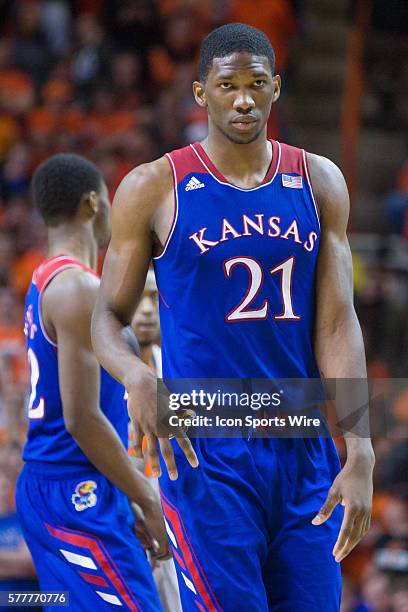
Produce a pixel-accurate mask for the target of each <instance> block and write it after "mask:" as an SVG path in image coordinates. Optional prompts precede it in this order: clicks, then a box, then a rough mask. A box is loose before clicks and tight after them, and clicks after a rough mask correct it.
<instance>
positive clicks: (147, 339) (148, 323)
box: [132, 270, 160, 347]
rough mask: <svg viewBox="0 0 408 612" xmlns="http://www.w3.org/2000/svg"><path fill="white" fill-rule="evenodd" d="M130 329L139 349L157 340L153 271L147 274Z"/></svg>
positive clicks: (156, 296)
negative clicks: (133, 333)
mask: <svg viewBox="0 0 408 612" xmlns="http://www.w3.org/2000/svg"><path fill="white" fill-rule="evenodd" d="M132 328H133V331H134V332H135V336H136V338H137V339H138V341H139V344H140V346H141V347H143V346H149V345H150V344H153V342H155V341H156V340H157V339H158V338H159V335H160V322H159V304H158V291H157V285H156V279H155V276H154V272H153V270H149V271H148V273H147V278H146V284H145V288H144V290H143V295H142V299H141V300H140V302H139V306H138V307H137V310H136V312H135V315H134V317H133V320H132Z"/></svg>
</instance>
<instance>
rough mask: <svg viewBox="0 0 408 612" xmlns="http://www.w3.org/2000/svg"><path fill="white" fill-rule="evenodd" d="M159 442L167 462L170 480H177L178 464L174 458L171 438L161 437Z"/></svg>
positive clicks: (164, 459)
mask: <svg viewBox="0 0 408 612" xmlns="http://www.w3.org/2000/svg"><path fill="white" fill-rule="evenodd" d="M159 444H160V451H161V454H162V457H163V461H164V463H165V464H166V468H167V471H168V473H169V477H170V480H177V478H178V472H177V466H176V461H175V459H174V453H173V448H172V446H171V443H170V440H169V439H168V438H159Z"/></svg>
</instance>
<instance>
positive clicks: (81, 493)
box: [71, 480, 98, 512]
mask: <svg viewBox="0 0 408 612" xmlns="http://www.w3.org/2000/svg"><path fill="white" fill-rule="evenodd" d="M97 486H98V485H97V484H96V482H94V481H93V480H84V481H83V482H79V483H78V484H77V486H76V487H75V493H73V494H72V497H71V501H72V503H73V504H74V506H75V510H77V511H78V512H81V511H82V510H86V509H87V508H92V507H93V506H95V505H96V502H97V500H98V498H97V496H96V493H94V490H95V489H96V488H97Z"/></svg>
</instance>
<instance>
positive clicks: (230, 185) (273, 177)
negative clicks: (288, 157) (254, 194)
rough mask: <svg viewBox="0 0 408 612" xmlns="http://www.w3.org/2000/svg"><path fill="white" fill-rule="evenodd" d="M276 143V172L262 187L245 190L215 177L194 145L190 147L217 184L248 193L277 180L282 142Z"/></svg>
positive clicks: (261, 185)
mask: <svg viewBox="0 0 408 612" xmlns="http://www.w3.org/2000/svg"><path fill="white" fill-rule="evenodd" d="M269 142H270V141H269ZM275 142H276V144H277V145H278V151H279V152H278V163H277V164H276V170H275V172H274V175H273V176H272V178H271V179H270V180H269V181H268V182H267V183H261V184H260V185H257V187H249V188H248V189H245V188H244V187H238V186H237V185H233V184H232V183H229V182H228V181H221V180H220V179H219V178H218V177H216V176H215V174H214V173H213V172H211V170H210V169H209V167H208V166H207V164H206V163H205V161H204V160H203V158H202V157H201V155H200V154H199V152H198V151H197V149H196V148H195V147H194V145H192V144H191V145H190V147H191V148H192V149H193V151H194V153H195V154H196V155H197V157H198V159H199V160H200V162H201V163H202V164H203V166H204V168H205V169H206V170H207V172H208V173H209V174H210V175H211V176H212V177H213V178H214V179H215V180H216V181H217V183H220V184H221V185H228V187H232V188H233V189H238V191H244V192H248V191H256V190H257V189H261V188H262V187H267V186H268V185H270V184H271V183H272V181H273V180H274V179H275V176H276V175H277V174H278V170H279V166H280V161H281V146H280V142H278V141H277V140H275ZM271 146H272V143H271ZM272 162H273V160H272ZM272 162H271V163H272Z"/></svg>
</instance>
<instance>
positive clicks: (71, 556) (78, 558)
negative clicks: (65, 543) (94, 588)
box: [60, 548, 98, 570]
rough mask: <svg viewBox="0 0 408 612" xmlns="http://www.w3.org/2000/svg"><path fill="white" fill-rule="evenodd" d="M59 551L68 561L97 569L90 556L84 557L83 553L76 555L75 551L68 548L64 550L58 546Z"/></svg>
mask: <svg viewBox="0 0 408 612" xmlns="http://www.w3.org/2000/svg"><path fill="white" fill-rule="evenodd" d="M60 552H61V553H62V554H63V555H64V557H65V558H66V560H67V561H69V562H70V563H74V564H75V565H80V566H81V567H86V568H87V569H93V570H96V569H98V568H97V566H96V565H95V563H94V560H93V559H91V557H85V555H78V554H77V553H74V552H71V551H70V550H64V549H63V548H60Z"/></svg>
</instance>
